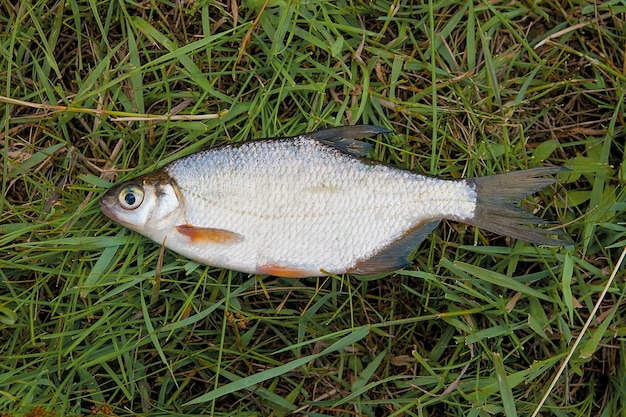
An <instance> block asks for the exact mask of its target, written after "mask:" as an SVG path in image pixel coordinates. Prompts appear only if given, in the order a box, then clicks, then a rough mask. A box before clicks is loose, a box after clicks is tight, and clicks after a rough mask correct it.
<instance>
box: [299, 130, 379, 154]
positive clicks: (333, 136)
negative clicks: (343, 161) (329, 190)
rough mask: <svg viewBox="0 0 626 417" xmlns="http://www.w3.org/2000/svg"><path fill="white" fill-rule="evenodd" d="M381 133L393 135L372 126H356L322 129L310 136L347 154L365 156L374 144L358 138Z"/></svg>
mask: <svg viewBox="0 0 626 417" xmlns="http://www.w3.org/2000/svg"><path fill="white" fill-rule="evenodd" d="M381 133H391V130H389V129H386V128H384V127H378V126H372V125H354V126H342V127H332V128H330V129H322V130H318V131H317V132H313V133H309V134H308V136H309V137H310V138H312V139H315V140H317V141H318V142H322V143H323V144H326V145H330V146H332V147H335V148H337V149H339V150H340V151H342V152H345V153H347V154H350V155H353V156H365V155H367V153H368V152H369V150H370V149H371V148H372V144H370V143H367V142H362V141H360V140H357V138H367V137H370V136H374V135H379V134H381Z"/></svg>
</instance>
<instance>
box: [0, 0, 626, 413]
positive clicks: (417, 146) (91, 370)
mask: <svg viewBox="0 0 626 417" xmlns="http://www.w3.org/2000/svg"><path fill="white" fill-rule="evenodd" d="M0 9H1V10H0V56H1V58H0V95H2V96H3V97H2V98H1V99H0V100H1V101H0V149H1V152H2V159H1V160H0V172H1V174H0V175H1V176H2V178H1V186H2V193H1V194H0V410H2V412H3V413H5V414H2V415H5V416H22V415H29V416H51V415H53V414H54V415H56V416H61V415H63V416H65V415H70V416H72V415H74V416H85V415H91V414H96V415H102V416H129V415H145V416H165V415H251V416H259V415H274V416H280V415H310V416H315V415H331V416H356V415H359V416H361V415H365V416H383V415H394V416H490V415H505V416H508V417H510V416H516V415H520V416H528V415H533V413H537V412H539V410H540V415H542V416H551V415H554V416H626V411H624V410H625V409H626V309H625V308H624V292H625V291H626V284H625V280H624V273H623V272H621V271H619V269H618V268H619V262H618V258H619V256H620V253H621V251H622V249H623V248H624V247H625V242H626V240H625V234H626V228H625V226H624V220H625V216H624V209H625V208H626V197H625V194H624V191H623V188H622V185H623V184H624V180H625V177H626V174H625V171H624V170H623V162H624V158H625V153H624V137H625V135H624V115H625V112H624V92H625V89H626V62H625V60H624V51H625V48H626V21H625V19H626V7H625V6H624V5H623V3H622V2H621V1H606V2H595V3H594V2H585V1H578V0H571V1H569V2H555V1H548V2H533V1H527V2H498V1H495V2H484V3H483V2H474V3H471V2H468V3H464V2H452V1H448V0H432V1H430V2H424V3H423V4H422V3H417V2H416V3H415V4H410V3H408V2H396V1H394V2H389V1H388V0H383V1H375V2H374V1H372V2H361V1H347V2H345V1H340V2H337V3H332V4H331V3H330V2H328V3H327V2H319V1H306V2H304V1H302V2H292V1H288V0H285V1H283V0H276V1H274V0H271V1H268V2H264V1H263V0H251V1H247V2H243V3H239V2H237V1H235V0H232V1H224V2H223V3H219V2H213V1H180V2H167V1H164V0H153V1H150V2H125V1H106V0H104V1H95V0H90V1H87V0H61V1H59V2H50V1H47V0H32V1H30V2H27V1H10V0H3V1H2V2H1V3H0ZM146 115H153V116H155V117H149V116H146ZM166 115H170V116H172V117H170V118H167V117H161V118H159V117H157V116H166ZM352 123H372V124H377V125H380V126H386V127H390V128H392V129H393V130H394V131H395V133H394V134H392V135H388V136H387V137H385V138H380V139H379V140H377V141H376V147H375V155H374V158H375V159H376V160H380V161H385V162H388V163H391V164H393V165H395V166H398V167H403V168H409V169H413V170H421V171H423V172H426V173H428V174H433V175H441V176H444V177H446V178H461V177H467V176H481V175H488V174H492V173H501V172H506V171H509V170H514V169H523V168H529V167H535V166H541V165H560V166H565V167H568V168H570V169H571V172H569V173H568V174H565V175H563V176H562V177H561V179H562V181H561V183H560V184H559V185H557V186H555V187H553V188H548V189H546V190H544V191H543V192H542V193H538V194H537V195H536V196H534V197H533V198H531V199H528V200H527V202H526V203H525V205H526V206H527V207H528V208H529V210H534V211H536V212H537V213H538V214H539V215H541V216H543V217H545V218H547V219H551V220H554V221H556V222H558V223H559V224H561V225H563V226H558V229H559V230H560V231H562V232H563V233H564V234H566V235H569V236H570V237H571V239H572V240H573V241H574V242H575V245H574V246H571V247H567V248H559V247H537V246H534V245H530V244H526V243H523V242H519V241H515V240H511V239H506V238H503V237H500V236H497V235H493V234H490V233H487V232H485V231H482V230H476V229H475V228H472V227H469V226H465V225H460V224H457V223H452V222H450V223H444V224H442V226H440V227H439V228H438V229H437V230H436V232H435V233H433V234H432V236H430V237H429V239H428V240H427V241H426V242H425V243H424V244H422V246H421V248H420V249H419V250H418V251H417V253H416V259H415V266H414V267H411V268H407V269H406V270H403V271H398V272H397V273H393V274H388V275H386V276H380V277H376V279H371V278H367V279H365V278H363V277H355V276H343V277H339V278H321V279H304V280H287V279H276V278H273V277H258V276H248V275H246V274H241V273H235V272H231V271H226V270H219V269H216V268H212V267H205V266H201V265H198V264H195V263H193V262H190V261H188V260H186V259H182V258H181V257H179V256H177V255H176V254H174V253H172V252H170V251H164V252H163V253H161V251H160V248H159V246H158V245H156V244H153V243H152V242H150V241H149V240H148V239H146V238H143V237H141V236H139V235H137V234H135V233H132V232H130V231H128V230H126V229H125V228H123V227H121V226H119V225H117V224H114V223H112V222H111V221H109V220H107V219H106V218H105V217H104V216H102V215H101V214H100V210H99V205H98V198H99V197H100V196H101V195H102V194H103V192H104V191H105V190H106V189H107V188H108V187H110V185H111V184H112V183H113V182H116V181H118V180H124V179H128V178H130V177H132V176H135V175H138V174H142V173H146V172H150V171H152V170H154V169H155V168H157V167H160V166H162V165H164V164H165V163H167V162H169V161H172V160H174V159H176V158H178V157H181V156H183V155H187V154H190V153H192V152H195V151H197V150H199V149H202V148H205V147H208V146H215V145H218V144H222V143H226V142H238V141H244V140H248V139H251V138H261V137H269V136H281V135H295V134H300V133H303V132H305V131H309V130H314V129H316V128H319V127H327V126H335V125H344V124H352ZM613 272H617V275H615V276H612V273H613ZM579 336H580V337H579ZM559 370H561V371H562V373H560V372H558V371H559Z"/></svg>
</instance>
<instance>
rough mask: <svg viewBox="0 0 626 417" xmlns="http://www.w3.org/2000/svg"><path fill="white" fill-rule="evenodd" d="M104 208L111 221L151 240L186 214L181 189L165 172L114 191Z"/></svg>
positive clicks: (106, 197) (107, 196) (121, 185)
mask: <svg viewBox="0 0 626 417" xmlns="http://www.w3.org/2000/svg"><path fill="white" fill-rule="evenodd" d="M100 206H101V209H102V212H103V213H104V214H105V215H106V216H107V217H109V218H110V219H111V220H113V221H116V222H118V223H120V224H122V225H124V226H126V227H128V228H129V229H131V230H135V231H137V232H139V233H141V234H143V235H146V236H149V237H153V236H155V237H156V236H160V235H161V234H162V232H163V231H165V230H166V229H167V228H169V227H171V226H172V224H176V222H177V221H178V220H179V219H180V218H181V217H182V216H183V212H184V200H183V198H182V195H181V193H180V190H179V189H178V186H177V185H176V182H175V181H174V180H172V179H170V178H169V176H168V175H167V174H165V173H160V174H157V175H154V174H149V175H145V176H143V177H138V178H136V179H134V180H131V181H128V182H125V183H122V184H119V185H117V186H115V187H113V188H111V189H110V190H109V191H107V192H106V194H105V195H104V196H103V197H102V199H101V200H100Z"/></svg>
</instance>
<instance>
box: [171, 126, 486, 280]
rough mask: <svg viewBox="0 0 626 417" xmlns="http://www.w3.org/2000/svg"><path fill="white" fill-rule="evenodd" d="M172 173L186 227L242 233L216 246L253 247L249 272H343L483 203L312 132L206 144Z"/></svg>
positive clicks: (228, 249)
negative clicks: (416, 228) (275, 268)
mask: <svg viewBox="0 0 626 417" xmlns="http://www.w3.org/2000/svg"><path fill="white" fill-rule="evenodd" d="M208 167H211V168H208ZM165 171H166V172H167V173H168V174H169V175H170V176H171V177H172V178H175V179H176V184H177V185H178V187H179V188H180V190H181V192H182V193H183V194H184V195H185V196H188V197H186V198H185V199H186V207H187V222H188V223H190V224H193V225H196V226H198V227H202V228H219V229H225V230H230V231H234V232H236V233H238V234H240V235H242V236H245V240H244V241H243V242H241V243H240V244H238V245H231V246H224V247H218V248H215V249H213V250H215V251H216V252H218V253H217V254H216V255H217V256H218V257H220V258H226V259H230V260H235V259H236V258H237V257H238V255H239V254H240V253H242V252H243V253H246V254H247V257H246V260H245V262H238V264H237V268H238V269H242V270H247V271H248V272H254V271H255V270H256V269H257V266H258V265H270V264H277V263H279V264H281V265H283V266H285V267H294V268H295V267H298V268H304V269H305V270H317V271H319V270H321V269H324V270H325V271H327V272H332V273H338V272H342V271H345V270H348V269H350V268H354V267H355V265H356V263H357V262H358V261H359V260H361V259H368V258H370V257H371V256H372V255H373V254H375V253H376V252H377V251H378V250H380V248H383V247H385V246H387V245H388V244H390V243H391V242H392V241H394V240H396V239H398V238H399V237H401V236H402V235H403V234H404V233H405V232H406V231H407V230H409V229H410V228H411V227H412V226H413V225H414V224H415V223H418V222H422V221H425V220H431V219H433V213H436V215H437V216H439V215H445V216H450V217H456V218H467V217H470V216H471V214H472V213H473V209H474V206H475V199H476V198H475V194H474V192H473V190H472V189H471V188H470V187H469V186H468V185H467V184H465V183H464V182H450V181H444V180H437V179H434V178H429V177H425V176H422V175H417V174H414V173H411V172H408V171H400V170H396V169H393V168H389V167H387V166H385V165H373V164H371V163H369V162H363V161H361V160H359V159H355V158H351V157H349V156H348V155H345V154H342V153H341V152H340V151H339V150H337V149H334V148H332V147H331V146H328V145H324V144H322V143H320V142H318V141H316V140H315V139H312V138H310V137H306V136H301V137H298V138H295V139H293V140H290V141H284V140H282V141H281V140H277V141H258V142H250V143H247V144H244V145H240V146H237V147H231V148H227V149H216V150H209V151H205V152H202V153H200V154H198V155H195V156H194V157H193V158H190V159H189V160H185V159H182V160H179V161H178V162H174V163H173V164H172V165H170V166H168V167H167V168H166V169H165ZM443 195H447V196H448V197H447V198H443V197H442V196H443ZM216 196H219V198H216ZM426 196H431V197H430V198H428V197H426ZM355 230H359V231H363V232H362V233H354V231H355ZM202 255H203V256H204V255H205V254H204V253H203V254H202ZM206 255H208V254H206Z"/></svg>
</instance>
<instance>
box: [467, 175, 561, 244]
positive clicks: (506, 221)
mask: <svg viewBox="0 0 626 417" xmlns="http://www.w3.org/2000/svg"><path fill="white" fill-rule="evenodd" d="M561 171H563V169H562V168H559V167H543V168H534V169H527V170H523V171H513V172H509V173H506V174H500V175H491V176H488V177H478V178H469V179H468V180H467V182H468V184H470V185H472V184H473V185H475V187H476V196H477V197H476V209H475V211H474V217H473V218H472V219H471V220H464V221H465V222H466V223H469V224H472V225H474V226H478V227H480V228H482V229H487V230H490V231H492V232H495V233H498V234H501V235H504V236H510V237H513V238H515V239H520V240H525V241H527V242H531V243H536V244H540V245H570V244H572V243H571V242H567V241H565V240H560V239H553V238H549V237H547V236H548V235H551V234H555V233H554V232H553V231H551V230H546V229H541V228H537V227H532V226H531V225H543V224H548V223H550V222H549V221H546V220H543V219H540V218H539V217H536V216H534V215H532V214H530V213H528V212H526V211H524V210H522V209H521V208H519V206H518V205H517V203H518V202H519V200H521V199H522V198H524V197H526V196H528V195H530V194H533V193H535V192H537V191H539V190H541V189H542V188H544V187H547V186H548V185H551V184H554V183H555V182H556V181H557V180H556V179H555V178H545V176H546V175H552V174H556V173H558V172H561Z"/></svg>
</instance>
